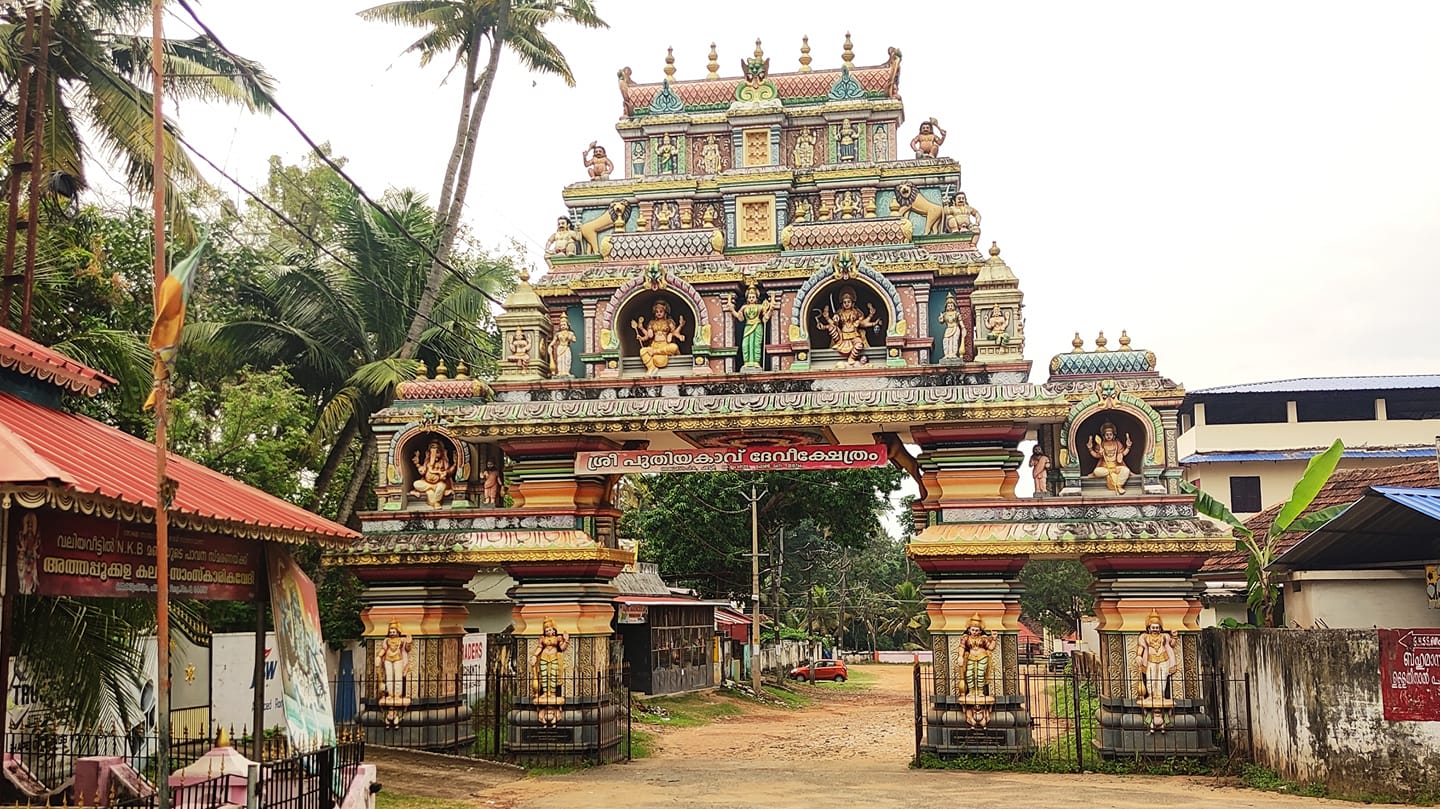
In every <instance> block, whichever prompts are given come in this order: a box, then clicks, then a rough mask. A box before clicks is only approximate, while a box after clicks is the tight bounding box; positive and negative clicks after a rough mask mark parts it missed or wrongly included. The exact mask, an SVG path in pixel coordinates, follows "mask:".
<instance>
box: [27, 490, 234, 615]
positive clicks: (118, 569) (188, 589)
mask: <svg viewBox="0 0 1440 809" xmlns="http://www.w3.org/2000/svg"><path fill="white" fill-rule="evenodd" d="M11 524H12V525H13V526H14V528H13V529H12V530H13V531H14V532H15V539H16V543H15V546H14V547H15V548H16V549H17V552H16V560H15V562H16V575H17V578H18V581H19V588H18V589H19V592H21V593H24V594H35V595H45V596H90V597H100V598H126V597H129V596H135V595H145V594H149V593H154V592H155V528H154V526H150V525H129V524H124V523H122V522H120V521H119V520H115V519H106V518H103V517H91V516H87V515H83V514H66V513H62V512H36V511H28V512H25V513H24V514H23V515H22V516H18V517H17V518H16V519H13V520H12V521H11ZM169 539H170V593H171V595H173V596H174V597H176V598H195V599H206V600H215V601H254V600H255V593H256V590H255V581H256V577H255V566H256V562H257V560H258V559H259V554H260V553H261V549H262V546H261V545H260V544H259V543H255V542H244V541H242V540H239V539H234V538H231V537H224V536H215V535H201V534H195V533H190V532H187V531H178V530H174V529H171V531H170V533H169Z"/></svg>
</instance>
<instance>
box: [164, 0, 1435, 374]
mask: <svg viewBox="0 0 1440 809" xmlns="http://www.w3.org/2000/svg"><path fill="white" fill-rule="evenodd" d="M367 5H369V3H353V2H348V0H300V1H298V2H297V0H290V1H289V2H283V3H282V2H279V1H278V0H244V2H239V1H238V0H211V1H210V2H207V3H204V4H203V5H201V6H199V9H198V10H199V13H200V14H201V15H202V18H203V19H205V21H206V22H207V23H208V24H209V25H210V26H211V27H212V28H213V29H214V30H215V31H216V32H217V34H219V36H220V38H221V39H222V40H223V41H224V42H225V44H226V45H228V46H229V47H231V48H232V49H233V50H235V51H237V52H238V53H241V54H243V55H245V56H248V57H250V58H253V59H257V60H259V61H260V62H262V63H263V64H264V65H265V66H266V67H267V68H268V69H269V70H270V72H271V73H272V74H273V75H274V76H275V77H276V79H277V80H278V82H279V89H280V92H279V99H280V102H281V104H282V105H284V106H285V107H286V109H287V110H288V111H289V112H290V113H291V114H292V115H294V116H295V117H296V118H297V119H298V120H299V121H300V123H301V125H302V126H304V127H305V128H306V129H307V130H308V131H309V132H310V134H311V135H312V136H314V137H315V138H316V139H317V140H328V141H330V142H331V143H332V144H333V145H334V147H335V150H336V152H337V153H338V154H340V155H343V156H345V157H346V158H348V159H349V165H348V169H349V171H350V172H351V173H352V175H353V176H354V177H355V178H356V179H357V180H358V181H359V182H360V183H361V184H362V185H363V186H364V187H366V189H367V190H369V191H371V192H372V193H374V194H378V193H379V192H381V191H383V190H384V189H385V188H387V187H413V188H417V189H419V190H421V191H423V192H426V193H429V194H433V193H434V192H435V191H436V189H437V188H438V186H439V183H440V179H441V177H442V173H443V170H444V164H445V159H446V157H447V155H448V151H449V148H450V143H451V138H452V136H453V132H454V126H455V115H456V111H457V107H458V100H459V95H458V92H459V91H458V87H456V86H455V83H454V82H451V83H450V84H444V85H442V79H443V78H444V74H445V69H446V68H447V67H448V64H447V63H436V64H432V65H430V66H429V67H427V68H425V69H421V68H419V66H418V59H417V57H415V56H414V55H409V54H403V53H402V51H403V50H404V48H405V47H406V46H407V45H408V44H409V43H410V42H411V41H413V40H414V39H415V38H416V37H417V36H418V32H417V31H415V30H413V29H401V28H395V27H391V26H386V25H381V24H378V23H367V22H363V21H361V20H360V19H359V18H358V17H357V16H356V14H355V12H356V11H358V10H360V9H362V8H365V7H366V6H367ZM596 5H597V7H598V10H599V12H600V14H601V16H603V17H604V18H605V19H606V20H607V21H608V22H609V23H610V28H609V30H604V31H587V30H581V29H577V28H574V27H567V26H557V27H555V28H554V29H553V31H552V34H553V38H554V39H555V40H556V41H557V42H558V43H559V44H560V46H561V47H562V49H563V50H564V51H565V53H566V55H567V56H568V57H569V59H570V63H571V66H572V68H573V69H574V73H575V77H576V81H577V86H576V87H574V88H570V87H567V86H565V84H564V83H563V82H562V81H560V80H558V79H555V78H552V77H546V76H536V75H530V74H527V73H525V72H524V70H523V68H521V67H520V66H519V64H518V63H516V62H514V61H513V60H509V59H507V60H506V61H505V62H503V63H502V67H501V72H500V78H499V80H498V82H497V86H496V89H495V92H494V95H493V96H492V98H491V100H490V107H489V112H488V113H487V115H486V118H485V122H484V125H483V128H482V132H481V143H482V150H481V154H480V156H479V158H478V160H477V163H476V167H475V175H476V180H475V182H474V184H473V185H472V187H471V191H470V196H469V200H468V205H467V209H466V220H467V222H468V223H469V224H470V225H471V226H472V227H473V228H474V229H475V231H476V232H477V233H478V234H479V235H480V237H481V238H482V240H483V241H484V242H486V243H488V244H495V245H498V244H500V243H503V242H505V241H506V240H508V239H511V238H513V239H515V240H518V241H519V242H521V243H522V244H524V245H525V246H526V247H527V249H528V250H529V255H530V257H531V260H532V261H533V262H535V263H536V264H538V265H540V266H543V262H542V261H541V260H540V258H539V256H540V253H541V249H540V246H541V244H543V242H544V239H545V237H546V236H547V235H548V233H549V232H550V230H551V229H552V228H553V225H554V222H555V217H556V215H558V214H561V213H563V203H562V201H561V199H560V190H561V188H562V187H563V186H564V185H565V184H566V183H569V182H574V181H577V180H580V179H583V178H584V176H585V174H584V168H583V166H582V165H581V162H580V152H581V150H582V149H583V148H584V146H585V145H586V144H587V143H589V142H590V141H591V140H597V139H598V140H599V141H600V143H602V144H605V145H609V146H611V147H612V148H614V147H615V146H616V145H617V144H618V143H619V138H618V137H617V136H616V135H615V130H614V125H615V122H616V121H617V119H618V118H619V116H620V114H621V107H620V98H619V93H618V91H617V89H616V82H615V72H616V70H617V69H619V68H620V67H623V66H627V65H628V66H630V67H631V68H633V69H634V74H635V80H636V81H642V82H644V81H657V80H658V79H659V78H660V77H661V69H662V68H663V67H664V57H665V48H666V47H667V46H673V47H674V48H675V55H676V67H677V68H678V71H679V72H678V74H677V75H678V77H679V78H682V79H683V78H699V77H702V76H703V75H704V72H705V62H706V54H707V51H708V50H709V45H710V43H711V41H714V42H716V43H717V45H718V49H719V52H720V64H721V66H722V67H721V75H726V76H730V75H738V73H739V62H740V60H741V58H742V57H744V56H746V55H748V54H749V53H750V52H751V51H752V50H753V49H754V42H755V38H756V37H760V38H761V39H762V40H763V42H764V48H765V53H766V55H768V56H769V57H770V58H771V72H775V73H778V72H783V71H789V70H793V69H794V68H795V66H796V58H797V57H798V55H799V47H800V37H801V35H803V34H808V35H809V36H810V45H811V47H812V49H813V51H812V55H813V57H814V65H813V66H814V67H815V68H827V67H834V66H836V65H838V64H839V61H840V51H841V45H842V42H843V39H844V34H845V31H846V30H850V31H852V32H853V36H854V43H855V53H856V57H855V61H856V63H857V64H861V65H870V64H878V63H881V62H883V61H884V60H885V54H886V48H887V47H888V46H892V45H893V46H895V47H898V48H900V49H901V51H902V52H903V53H904V62H903V70H902V75H901V81H900V90H901V94H902V96H903V98H904V100H905V103H906V113H907V116H908V119H907V122H906V124H905V126H904V130H903V132H902V133H901V134H902V136H903V138H902V140H904V141H908V139H909V137H910V135H911V134H913V131H914V129H915V128H916V127H918V125H919V122H920V121H922V120H925V119H926V118H929V117H930V116H934V117H936V118H938V119H939V121H940V123H941V125H942V126H943V127H945V128H946V129H947V130H948V131H949V139H948V140H947V141H946V143H945V145H944V147H942V150H941V153H942V154H943V155H948V156H951V157H954V158H955V159H957V160H958V161H960V163H961V166H962V168H963V188H964V190H965V191H966V192H967V193H968V195H969V199H970V202H971V203H972V204H974V205H975V206H976V207H977V208H978V209H979V210H980V211H981V213H982V214H983V216H984V223H983V234H982V240H983V244H984V245H986V246H988V245H989V242H990V241H991V240H997V241H998V242H999V244H1000V247H1001V248H1002V250H1003V254H1004V258H1005V260H1006V261H1007V262H1008V263H1009V265H1010V267H1011V268H1012V269H1013V270H1014V271H1015V273H1016V274H1017V275H1018V276H1019V277H1020V281H1021V288H1022V289H1023V290H1024V292H1025V303H1026V306H1027V309H1026V317H1027V320H1028V322H1027V328H1026V334H1027V339H1028V341H1029V343H1028V346H1027V354H1028V356H1029V358H1030V359H1031V360H1032V361H1034V363H1035V370H1034V372H1033V374H1032V379H1033V380H1035V381H1043V380H1044V378H1045V376H1046V375H1047V373H1048V364H1049V358H1050V357H1051V355H1053V354H1055V353H1058V352H1061V351H1068V350H1069V349H1070V339H1071V336H1072V335H1073V334H1074V332H1075V331H1077V330H1078V331H1079V332H1080V333H1081V335H1082V336H1083V337H1084V338H1085V340H1086V343H1087V346H1088V345H1090V344H1091V343H1092V342H1093V340H1094V337H1095V334H1096V332H1097V331H1099V330H1102V329H1103V330H1104V331H1105V334H1106V336H1107V337H1109V338H1110V341H1111V343H1110V345H1111V347H1112V348H1114V347H1115V345H1116V342H1115V341H1116V338H1118V336H1119V334H1120V330H1121V329H1122V328H1124V329H1128V331H1129V333H1130V336H1131V337H1132V338H1133V340H1134V345H1135V347H1136V348H1145V349H1150V350H1152V351H1154V352H1155V353H1156V354H1157V355H1158V358H1159V368H1160V371H1161V372H1162V373H1164V374H1165V375H1166V376H1169V377H1170V378H1172V379H1174V380H1176V381H1178V382H1180V383H1182V384H1184V385H1185V386H1186V387H1187V388H1189V389H1192V390H1194V389H1198V388H1203V387H1209V386H1214V385H1222V384H1229V383H1237V382H1246V381H1256V380H1266V379H1283V378H1289V377H1298V376H1320V375H1342V374H1372V373H1427V372H1428V373H1435V372H1440V361H1437V356H1440V351H1437V348H1436V345H1437V337H1440V326H1437V322H1436V320H1437V316H1440V312H1437V303H1440V280H1437V277H1440V273H1437V270H1440V104H1437V103H1436V94H1437V78H1440V47H1437V45H1436V43H1437V42H1440V3H1431V2H1414V3H1393V2H1392V3H1387V2H1374V3H1363V4H1360V3H1325V2H1283V3H1282V2H1267V3H1261V2H1254V0H1248V1H1247V2H1206V3H1198V2H1195V3H1186V4H1181V3H1155V2H1135V3H1119V2H1094V3H1075V2H1052V3H1040V2H1015V0H996V1H995V2H956V3H950V2H939V3H892V4H877V3H873V2H869V3H860V2H845V1H843V0H832V1H831V2H826V3H812V2H805V3H800V2H777V0H768V2H748V1H741V0H734V1H733V2H729V3H725V4H703V5H701V4H690V3H684V2H665V3H661V2H649V0H623V1H622V0H596ZM882 9H883V10H882ZM177 11H178V8H177ZM180 13H181V14H183V12H180ZM166 31H167V34H168V35H171V36H189V35H191V32H190V31H189V30H188V29H187V28H186V27H185V25H184V23H183V21H182V20H181V19H180V18H179V17H177V16H175V15H167V19H166ZM178 116H179V118H180V121H181V123H182V126H183V127H184V129H185V132H186V133H187V136H188V138H189V139H190V140H191V141H192V142H194V143H195V144H196V145H197V146H198V147H199V148H200V149H202V150H203V151H205V152H206V154H208V155H209V156H210V157H211V158H212V159H214V160H215V161H216V162H217V163H220V164H222V165H224V166H226V167H227V169H228V170H230V171H231V172H232V173H234V174H236V175H238V176H239V177H240V178H242V179H243V180H244V181H246V182H247V183H249V184H251V185H252V187H258V185H259V184H260V182H261V179H262V178H263V175H264V168H265V159H266V158H267V156H269V155H271V154H279V155H282V156H284V157H285V158H286V159H287V160H289V161H292V162H294V161H298V160H299V159H300V158H301V157H302V156H303V154H304V151H305V147H304V144H303V143H302V142H301V141H300V139H299V137H298V136H297V135H296V134H295V133H294V132H293V131H292V130H290V129H289V128H288V125H286V124H285V123H284V122H283V121H281V120H280V119H279V118H278V117H276V118H272V119H261V118H257V117H254V116H250V115H248V114H245V113H241V112H237V111H235V110H232V109H224V108H216V107H207V106H202V105H198V104H193V103H189V104H185V105H182V106H181V107H180V108H179V110H178Z"/></svg>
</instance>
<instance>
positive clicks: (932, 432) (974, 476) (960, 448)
mask: <svg viewBox="0 0 1440 809" xmlns="http://www.w3.org/2000/svg"><path fill="white" fill-rule="evenodd" d="M1025 432H1026V425H1025V424H1023V423H1011V422H996V423H989V424H965V425H948V424H933V425H929V426H926V427H923V428H921V427H916V428H915V429H913V430H912V435H914V437H915V440H916V442H917V443H919V444H920V448H921V453H920V456H919V462H920V468H921V470H922V471H923V473H924V477H925V489H926V497H925V499H924V500H923V501H921V502H920V503H918V504H917V508H922V509H924V510H926V511H937V510H939V509H940V508H942V507H943V506H944V505H945V504H947V503H959V502H960V501H963V500H966V499H973V498H993V497H1014V496H1015V484H1016V483H1018V482H1019V480H1020V474H1019V472H1018V471H1017V470H1018V469H1019V468H1020V463H1021V461H1022V460H1023V456H1022V453H1021V452H1020V450H1019V444H1020V442H1021V441H1022V440H1024V438H1025Z"/></svg>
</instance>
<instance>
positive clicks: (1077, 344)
mask: <svg viewBox="0 0 1440 809" xmlns="http://www.w3.org/2000/svg"><path fill="white" fill-rule="evenodd" d="M1070 345H1071V346H1073V347H1074V348H1075V351H1074V352H1072V353H1075V354H1080V353H1083V352H1084V351H1085V341H1084V340H1082V339H1080V332H1078V331H1077V332H1075V339H1074V340H1071V341H1070Z"/></svg>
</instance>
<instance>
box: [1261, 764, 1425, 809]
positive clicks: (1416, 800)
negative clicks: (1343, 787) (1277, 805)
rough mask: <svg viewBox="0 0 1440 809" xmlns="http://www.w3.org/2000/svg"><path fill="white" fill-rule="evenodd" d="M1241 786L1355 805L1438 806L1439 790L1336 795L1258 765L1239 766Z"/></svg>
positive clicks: (1334, 792)
mask: <svg viewBox="0 0 1440 809" xmlns="http://www.w3.org/2000/svg"><path fill="white" fill-rule="evenodd" d="M1240 783H1241V784H1243V785H1244V786H1247V787H1249V788H1251V789H1258V790H1260V791H1262V792H1278V793H1281V794H1284V795H1299V796H1301V797H1303V798H1330V799H1331V800H1337V801H1354V802H1356V803H1403V804H1407V805H1411V806H1434V805H1436V804H1437V803H1440V791H1436V790H1434V789H1423V790H1419V791H1417V792H1414V793H1410V794H1406V795H1392V794H1387V793H1375V792H1362V793H1357V794H1352V793H1348V792H1336V791H1332V790H1331V789H1330V788H1329V787H1327V786H1325V785H1324V784H1302V783H1299V782H1296V781H1291V780H1290V779H1288V778H1285V777H1284V776H1282V775H1280V774H1279V773H1277V772H1275V771H1274V770H1272V769H1270V768H1269V767H1264V766H1261V765H1259V764H1242V765H1241V766H1240Z"/></svg>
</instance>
